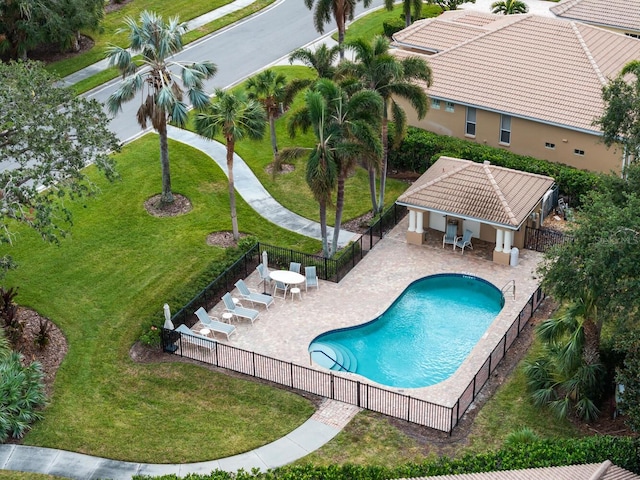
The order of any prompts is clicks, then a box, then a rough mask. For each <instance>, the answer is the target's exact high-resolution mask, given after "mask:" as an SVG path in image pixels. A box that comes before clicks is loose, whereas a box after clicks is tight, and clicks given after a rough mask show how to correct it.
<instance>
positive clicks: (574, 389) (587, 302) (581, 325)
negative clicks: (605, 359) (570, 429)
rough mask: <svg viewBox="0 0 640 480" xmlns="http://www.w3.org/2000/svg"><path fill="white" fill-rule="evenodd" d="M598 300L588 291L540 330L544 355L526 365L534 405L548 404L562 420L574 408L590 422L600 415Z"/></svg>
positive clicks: (602, 368)
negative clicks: (598, 405) (597, 402)
mask: <svg viewBox="0 0 640 480" xmlns="http://www.w3.org/2000/svg"><path fill="white" fill-rule="evenodd" d="M601 329H602V322H601V320H599V319H598V316H597V308H596V304H595V298H594V296H593V295H591V294H590V293H589V292H587V291H585V292H584V294H583V295H582V298H579V299H577V300H576V301H574V302H573V303H572V304H570V305H569V306H568V307H567V308H566V310H565V312H564V313H563V314H562V315H560V316H558V317H557V318H552V319H548V320H545V321H544V322H542V323H541V324H540V325H539V326H538V328H537V334H538V338H539V339H540V340H541V341H542V344H543V352H542V355H541V356H540V357H539V358H537V359H536V360H535V361H533V362H531V363H528V364H527V365H526V366H525V374H526V375H527V378H528V385H529V388H530V389H531V390H532V397H533V400H534V403H535V404H536V405H539V406H543V405H548V406H549V407H550V408H551V410H552V411H553V412H554V413H555V414H556V415H557V416H558V417H560V418H562V417H566V416H567V415H568V414H569V411H570V410H571V408H573V409H574V410H575V412H576V414H577V415H578V416H579V417H580V418H583V419H585V420H587V421H591V420H593V419H595V418H597V416H598V413H599V411H598V408H597V406H596V401H597V400H598V399H599V397H600V395H601V394H602V385H603V378H604V373H605V368H604V366H603V365H602V363H601V362H600V331H601Z"/></svg>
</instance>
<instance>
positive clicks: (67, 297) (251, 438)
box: [2, 135, 319, 462]
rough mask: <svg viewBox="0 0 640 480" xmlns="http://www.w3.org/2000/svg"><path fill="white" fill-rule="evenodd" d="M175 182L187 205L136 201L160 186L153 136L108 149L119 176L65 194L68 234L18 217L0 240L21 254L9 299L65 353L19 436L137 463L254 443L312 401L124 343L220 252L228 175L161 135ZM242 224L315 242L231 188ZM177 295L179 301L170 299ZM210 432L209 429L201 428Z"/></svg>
mask: <svg viewBox="0 0 640 480" xmlns="http://www.w3.org/2000/svg"><path fill="white" fill-rule="evenodd" d="M170 152H171V159H172V160H171V161H172V173H173V190H174V192H177V193H182V194H184V195H186V196H188V197H189V198H190V199H191V201H192V203H193V206H194V208H193V211H192V212H191V213H189V214H187V215H183V216H180V217H174V218H155V217H151V216H149V215H148V214H147V213H146V211H145V210H144V208H143V202H144V200H145V199H146V198H148V197H150V196H152V195H153V194H155V193H158V192H159V190H160V169H159V150H158V139H157V137H156V136H155V135H147V136H145V137H143V138H142V139H140V140H138V141H136V142H134V143H132V144H131V145H129V146H127V147H125V148H124V150H123V152H122V153H121V154H119V155H117V160H118V170H119V172H120V173H121V175H122V180H121V181H117V182H116V183H114V184H109V183H108V182H106V181H104V180H102V179H99V178H98V179H97V183H98V185H99V187H100V189H101V193H100V195H98V196H96V197H94V198H87V199H84V201H80V202H74V203H72V204H71V208H72V210H73V212H74V226H73V228H72V235H71V236H69V237H68V238H66V239H63V240H62V241H61V243H60V245H48V244H45V243H43V242H42V241H41V240H40V239H39V238H38V237H37V236H36V235H35V234H34V233H33V232H30V231H27V230H20V231H19V234H18V237H17V238H16V242H15V246H14V247H6V246H5V247H3V249H2V253H10V254H11V255H12V256H13V257H14V258H15V259H16V260H17V262H18V263H19V264H20V267H19V268H18V270H16V271H14V272H11V273H10V274H9V276H8V277H7V284H10V285H16V286H19V288H20V294H19V296H18V297H17V301H18V302H20V304H22V305H25V306H29V307H32V308H35V309H36V310H38V311H39V312H40V313H41V314H43V315H45V316H47V317H48V318H50V319H52V320H53V321H54V322H55V323H56V324H57V325H58V326H60V327H61V328H62V330H63V331H64V334H65V335H66V337H67V339H68V342H69V352H68V355H67V357H66V359H65V361H64V362H63V364H62V366H61V368H60V370H59V371H58V374H57V378H56V383H55V391H54V394H53V397H52V399H51V404H50V406H49V407H48V408H47V410H46V412H45V420H44V421H42V422H40V423H38V424H37V425H36V426H35V428H34V430H33V431H32V432H31V433H29V434H28V435H27V436H26V439H25V443H26V444H29V445H40V446H47V447H56V448H62V449H65V450H71V451H77V452H84V453H90V454H93V455H99V456H105V457H108V458H116V459H121V460H136V461H141V462H193V461H199V460H210V459H212V458H219V457H225V456H228V455H232V454H236V453H240V452H243V451H246V450H250V449H252V448H255V447H257V446H259V445H263V444H265V443H268V442H270V441H272V440H275V439H277V438H279V437H281V436H282V435H284V434H286V433H288V432H289V431H291V430H292V429H294V428H295V427H297V426H298V425H300V424H301V423H302V422H304V421H305V420H306V419H307V418H308V417H309V415H310V414H311V413H312V411H313V408H312V406H311V405H310V404H309V403H308V402H307V401H306V400H304V399H303V398H301V397H299V396H297V395H294V394H292V393H289V392H285V391H282V390H279V389H274V388H269V387H266V386H263V385H260V384H257V383H254V382H250V381H245V380H239V379H237V378H232V377H229V376H226V375H224V374H220V373H214V372H210V371H208V370H205V369H204V368H202V367H198V366H195V365H187V364H166V363H164V364H151V365H137V364H134V363H133V362H132V361H131V360H130V359H129V355H128V352H129V348H130V347H131V345H132V344H133V343H134V342H135V340H136V338H137V337H138V336H139V335H140V333H141V325H142V324H143V323H145V322H146V321H147V320H148V318H149V317H151V316H153V315H157V313H158V312H161V311H162V304H163V302H164V301H165V300H166V299H167V298H168V297H170V296H171V295H172V294H173V293H174V292H175V291H176V290H179V289H183V288H184V286H185V284H187V283H188V282H189V281H190V280H192V279H193V278H195V277H197V276H198V274H199V273H200V272H202V271H203V270H204V269H205V268H206V267H207V266H208V265H209V264H210V263H211V262H212V261H215V260H216V259H219V258H222V256H223V255H224V252H223V250H222V249H220V248H215V247H210V246H208V245H207V244H206V242H205V239H206V236H207V234H208V233H209V232H212V231H219V230H229V229H230V227H231V222H230V217H229V202H228V193H227V180H226V177H225V176H224V174H223V173H222V171H221V170H220V169H219V168H218V167H217V165H215V164H214V162H212V161H211V160H210V159H209V158H208V157H206V156H205V155H204V154H202V153H200V152H199V151H196V150H194V149H192V148H190V147H188V146H184V145H182V144H178V143H174V142H171V144H170ZM238 217H239V223H240V229H241V230H242V231H243V232H247V233H251V234H254V235H256V236H258V237H259V238H260V240H261V241H264V242H268V243H274V244H278V245H282V246H284V247H292V248H297V249H302V250H306V251H317V250H318V249H319V242H317V241H315V240H312V239H308V238H306V237H301V236H299V235H296V234H294V233H291V232H288V231H285V230H282V229H280V228H278V227H277V226H275V225H273V224H270V223H268V222H266V221H264V220H263V219H262V218H261V217H259V216H258V215H257V214H256V213H255V212H254V211H253V210H252V209H250V208H249V207H248V206H247V205H246V203H245V202H244V201H242V199H238ZM174 308H175V306H174ZM203 439H209V441H203Z"/></svg>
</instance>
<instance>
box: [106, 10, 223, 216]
mask: <svg viewBox="0 0 640 480" xmlns="http://www.w3.org/2000/svg"><path fill="white" fill-rule="evenodd" d="M125 24H126V25H127V28H123V29H121V30H119V31H121V32H122V31H128V32H129V42H130V46H129V49H125V48H122V47H119V46H116V45H113V46H110V47H109V49H108V51H107V55H108V58H109V65H116V66H117V67H118V69H119V70H120V71H121V72H122V77H123V81H122V84H121V85H120V87H119V88H118V90H116V91H115V92H114V93H112V94H111V96H110V97H109V99H108V100H107V107H108V109H109V111H110V112H111V113H112V114H114V115H115V114H116V113H118V112H119V111H120V110H121V109H122V105H123V103H125V102H128V101H129V100H131V99H133V98H134V97H135V95H136V94H137V93H138V92H139V91H142V93H143V101H142V103H141V104H140V108H138V112H137V120H138V123H139V124H140V126H141V127H142V128H146V127H147V121H148V120H151V125H152V126H153V128H154V129H155V130H156V131H157V132H158V135H159V137H160V163H161V166H162V196H161V203H162V204H168V203H172V202H173V194H172V192H171V173H170V169H169V147H168V142H167V122H169V121H171V122H173V123H174V124H176V125H178V126H183V125H184V124H185V123H186V121H187V119H188V115H187V104H186V103H185V102H183V95H184V93H185V90H186V93H187V95H188V97H189V101H190V102H191V104H192V105H193V106H194V107H196V108H200V107H203V106H204V105H206V104H207V103H208V102H209V97H208V96H207V94H206V93H205V92H204V90H203V82H204V80H205V79H207V78H210V77H212V76H214V75H215V74H216V71H217V68H216V66H215V65H214V64H213V63H211V62H208V61H206V62H199V63H193V64H191V65H186V64H183V63H181V62H176V61H170V60H169V59H170V57H171V56H172V55H174V54H176V53H178V52H179V51H181V50H182V48H183V47H182V34H183V33H184V32H185V31H186V28H187V26H186V23H179V20H178V18H177V17H174V18H171V19H170V20H169V21H168V22H164V21H163V20H162V17H160V16H159V15H157V14H155V13H153V12H148V11H146V10H145V11H143V12H142V13H141V14H140V23H139V24H138V23H137V22H136V21H135V20H134V19H132V18H130V17H127V18H126V19H125ZM138 53H139V54H140V56H141V57H142V67H143V68H138V66H137V64H136V62H135V61H134V60H133V56H132V55H134V54H138ZM172 67H174V68H173V69H172ZM173 70H175V71H180V73H181V75H180V77H178V76H177V75H176V73H175V72H174V71H173Z"/></svg>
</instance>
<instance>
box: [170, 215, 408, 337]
mask: <svg viewBox="0 0 640 480" xmlns="http://www.w3.org/2000/svg"><path fill="white" fill-rule="evenodd" d="M406 214H407V208H406V207H403V206H399V205H396V204H394V205H393V206H391V207H389V208H388V209H387V210H386V211H385V212H384V213H382V214H381V215H380V217H379V218H378V219H377V220H376V222H374V223H373V225H372V226H371V227H369V229H367V231H366V232H365V233H363V234H362V235H360V236H359V237H358V238H357V239H356V240H355V241H353V242H351V243H349V245H347V246H346V247H345V248H344V249H342V250H341V251H340V252H339V253H338V255H336V256H335V257H334V258H325V257H323V256H322V255H312V254H308V253H303V252H298V251H295V250H290V249H288V248H282V247H276V246H274V245H268V244H265V243H258V244H256V245H255V246H254V247H252V248H251V249H250V250H249V251H248V252H246V253H245V254H244V255H242V256H241V257H240V258H239V259H238V260H237V261H236V262H235V263H234V264H233V265H231V266H230V267H229V268H228V269H227V270H225V271H224V272H223V273H222V274H220V275H219V276H218V277H217V278H215V279H213V281H212V282H211V283H209V285H207V286H206V287H205V288H204V289H203V290H202V291H201V292H200V293H198V294H197V295H196V296H195V297H194V298H193V299H191V301H190V302H189V303H187V304H186V305H185V306H184V307H182V308H181V309H180V310H178V311H177V312H176V313H175V315H173V317H172V319H171V321H172V322H173V324H174V325H175V326H178V325H181V324H185V325H187V326H188V327H192V326H193V325H195V324H196V323H197V321H198V320H197V317H196V316H195V315H194V312H195V311H196V310H197V309H198V308H200V307H204V309H205V310H211V308H213V307H214V306H215V305H217V304H218V303H219V302H220V299H221V298H222V296H223V295H224V294H225V293H226V292H230V291H231V290H233V289H234V288H235V286H234V284H235V282H237V281H238V280H240V279H241V278H242V279H244V278H246V277H248V276H249V275H250V274H251V273H252V272H253V271H254V270H255V269H256V267H257V266H258V264H259V263H260V262H261V261H262V256H261V255H262V252H264V251H266V252H267V256H268V259H269V265H272V266H275V267H277V268H283V269H287V268H289V263H291V262H298V263H300V264H302V265H304V266H311V265H315V266H316V272H317V275H318V278H320V279H322V280H328V281H331V282H339V281H340V280H342V279H343V278H344V276H345V275H346V274H347V273H349V272H350V271H351V269H353V267H355V266H356V265H357V264H358V263H359V262H360V260H362V259H363V258H364V256H365V255H366V254H367V253H368V252H369V250H371V248H373V246H374V245H375V244H376V243H377V242H378V241H379V240H380V239H381V238H382V237H383V236H384V235H386V234H387V233H388V232H389V231H390V230H391V229H392V228H393V227H395V226H396V225H397V224H398V223H399V222H400V220H402V219H403V218H404V216H405V215H406Z"/></svg>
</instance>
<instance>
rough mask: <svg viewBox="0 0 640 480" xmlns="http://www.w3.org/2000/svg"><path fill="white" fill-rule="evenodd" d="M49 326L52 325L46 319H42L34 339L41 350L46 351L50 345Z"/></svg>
mask: <svg viewBox="0 0 640 480" xmlns="http://www.w3.org/2000/svg"><path fill="white" fill-rule="evenodd" d="M49 326H50V323H49V322H48V321H47V320H46V319H44V318H40V323H39V324H38V332H37V333H36V336H35V338H34V339H33V343H35V344H36V346H37V347H38V348H39V349H40V350H44V349H45V348H46V347H47V345H49Z"/></svg>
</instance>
